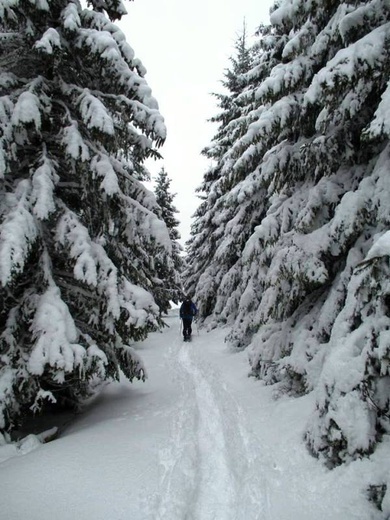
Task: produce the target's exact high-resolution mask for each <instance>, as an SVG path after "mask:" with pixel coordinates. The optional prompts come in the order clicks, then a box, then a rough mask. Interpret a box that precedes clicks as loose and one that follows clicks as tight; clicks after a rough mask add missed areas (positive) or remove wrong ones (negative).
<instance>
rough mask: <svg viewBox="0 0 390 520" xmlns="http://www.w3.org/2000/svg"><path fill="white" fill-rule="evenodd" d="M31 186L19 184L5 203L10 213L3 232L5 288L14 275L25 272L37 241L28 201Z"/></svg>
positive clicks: (0, 273) (0, 250)
mask: <svg viewBox="0 0 390 520" xmlns="http://www.w3.org/2000/svg"><path fill="white" fill-rule="evenodd" d="M30 194H31V183H30V181H28V180H23V181H20V182H19V184H18V186H17V189H16V191H15V193H14V194H8V197H7V199H6V206H7V212H6V215H5V218H4V220H3V222H2V225H1V231H0V281H1V283H2V284H3V285H4V286H5V285H6V284H7V283H8V282H10V280H11V279H12V276H13V274H14V273H19V272H21V271H23V268H24V263H25V260H26V257H27V255H28V253H29V251H30V248H31V246H32V244H33V243H34V241H35V239H36V237H37V229H36V225H35V221H34V217H33V215H32V214H31V204H30V201H29V197H30Z"/></svg>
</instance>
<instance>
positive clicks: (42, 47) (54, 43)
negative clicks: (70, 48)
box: [34, 27, 61, 54]
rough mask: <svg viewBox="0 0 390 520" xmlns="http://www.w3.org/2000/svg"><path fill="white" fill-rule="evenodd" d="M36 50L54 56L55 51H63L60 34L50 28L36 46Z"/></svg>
mask: <svg viewBox="0 0 390 520" xmlns="http://www.w3.org/2000/svg"><path fill="white" fill-rule="evenodd" d="M34 47H35V49H37V50H38V51H40V52H44V53H45V54H53V52H54V50H55V49H61V38H60V35H59V34H58V32H57V31H56V30H55V29H53V27H50V28H49V29H47V31H45V32H44V33H43V35H42V37H41V39H40V40H38V41H37V42H36V43H35V45H34Z"/></svg>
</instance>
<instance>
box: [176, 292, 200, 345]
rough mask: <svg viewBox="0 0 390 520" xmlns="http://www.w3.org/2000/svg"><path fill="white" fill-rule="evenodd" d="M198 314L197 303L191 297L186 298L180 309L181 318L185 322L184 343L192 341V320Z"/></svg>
mask: <svg viewBox="0 0 390 520" xmlns="http://www.w3.org/2000/svg"><path fill="white" fill-rule="evenodd" d="M197 313H198V309H197V308H196V305H195V303H194V302H193V301H192V300H191V298H190V297H189V296H186V297H185V298H184V301H183V303H182V304H181V307H180V318H181V319H182V320H183V336H184V341H187V340H189V339H190V337H191V334H192V320H193V319H194V316H196V315H197Z"/></svg>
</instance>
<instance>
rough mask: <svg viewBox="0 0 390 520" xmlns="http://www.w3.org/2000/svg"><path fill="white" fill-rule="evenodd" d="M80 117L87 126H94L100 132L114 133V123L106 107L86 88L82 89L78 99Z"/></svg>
mask: <svg viewBox="0 0 390 520" xmlns="http://www.w3.org/2000/svg"><path fill="white" fill-rule="evenodd" d="M78 104H79V106H80V112H81V117H82V118H83V121H84V123H85V124H86V125H87V127H88V128H94V129H96V130H100V131H101V132H103V133H105V134H108V135H114V133H115V130H114V123H113V120H112V118H111V116H110V115H109V113H108V111H107V109H106V107H105V106H104V105H103V103H102V102H101V101H100V100H99V99H98V98H97V97H95V96H93V95H92V94H91V93H90V91H89V90H88V89H84V90H83V93H82V94H81V96H80V97H79V99H78Z"/></svg>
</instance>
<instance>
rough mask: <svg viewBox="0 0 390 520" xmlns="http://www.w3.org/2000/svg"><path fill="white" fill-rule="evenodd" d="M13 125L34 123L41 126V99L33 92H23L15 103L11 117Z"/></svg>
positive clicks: (37, 127) (38, 126)
mask: <svg viewBox="0 0 390 520" xmlns="http://www.w3.org/2000/svg"><path fill="white" fill-rule="evenodd" d="M11 121H12V124H13V126H16V127H17V126H21V125H23V124H24V123H34V125H35V128H36V129H37V130H39V129H40V128H41V113H40V101H39V99H38V97H37V96H36V95H35V94H33V93H32V92H23V93H22V94H21V95H20V96H19V99H18V101H17V102H16V104H15V107H14V111H13V113H12V118H11Z"/></svg>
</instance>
